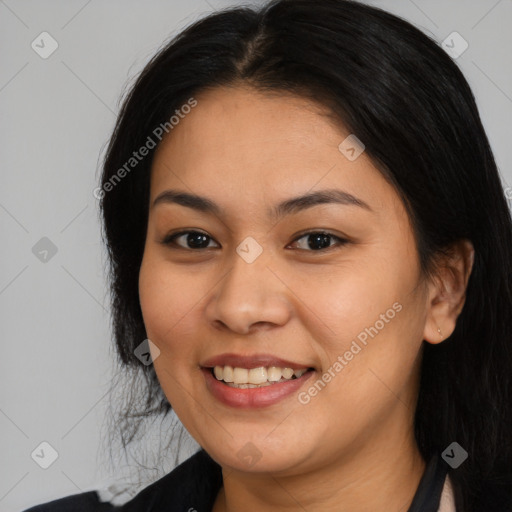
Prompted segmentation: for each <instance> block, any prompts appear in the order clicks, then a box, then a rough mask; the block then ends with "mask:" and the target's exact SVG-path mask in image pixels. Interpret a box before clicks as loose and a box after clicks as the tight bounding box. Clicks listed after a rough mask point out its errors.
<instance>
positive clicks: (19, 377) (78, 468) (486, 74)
mask: <svg viewBox="0 0 512 512" xmlns="http://www.w3.org/2000/svg"><path fill="white" fill-rule="evenodd" d="M238 3H239V2H234V1H231V2H229V1H220V0H188V1H186V2H185V1H181V0H180V1H169V0H167V1H162V0H154V1H152V2H142V1H137V2H136V1H126V0H124V1H121V0H115V1H103V2H100V1H98V0H89V1H87V0H85V1H84V0H81V1H69V0H68V1H65V2H64V1H60V2H57V1H40V0H39V1H36V0H33V1H25V0H18V1H14V0H3V1H2V0H0V42H1V55H2V65H1V69H0V116H1V117H0V119H1V138H0V140H1V146H0V173H1V179H2V182H1V183H2V186H1V188H0V226H1V232H2V236H3V240H4V242H3V243H2V244H1V245H0V257H1V262H2V264H1V269H0V311H1V318H0V320H1V322H0V329H1V331H0V335H1V339H2V345H1V349H2V357H1V358H0V365H1V366H0V368H1V369H0V371H1V375H2V381H1V387H0V432H1V436H0V461H1V468H0V510H1V511H13V510H21V509H23V508H25V507H28V506H29V505H33V504H36V503H41V502H43V501H48V500H51V499H56V498H59V497H62V496H66V495H69V494H74V493H78V492H82V491H86V490H90V489H97V488H101V487H105V486H106V485H108V484H109V483H110V482H114V481H116V480H119V479H120V478H121V477H122V478H124V479H126V478H131V477H130V475H131V473H130V472H131V471H132V469H130V466H124V467H118V468H117V469H114V468H112V467H111V465H110V466H109V465H108V464H107V462H106V461H105V457H103V451H102V449H101V448H100V433H101V432H102V429H104V425H105V423H104V420H105V417H106V414H107V405H108V404H107V402H108V395H107V391H108V389H109V383H110V379H111V377H112V374H113V371H114V369H115V367H114V364H113V359H114V358H113V353H112V349H111V334H110V329H109V316H108V315H109V305H108V291H107V289H106V286H105V282H104V274H103V269H104V264H105V261H106V260H105V253H104V251H103V248H102V246H101V239H100V227H99V221H98V209H97V206H98V205H97V203H98V202H97V200H96V198H95V197H94V196H93V190H94V188H95V187H96V186H97V180H98V176H99V170H98V169H99V163H100V155H103V149H104V145H105V143H106V142H107V140H108V137H109V135H110V133H111V130H112V128H113V126H114V120H115V114H116V112H117V111H118V100H119V98H120V95H121V93H122V92H123V91H124V90H125V86H126V84H127V83H128V82H129V80H130V79H132V78H133V77H134V76H135V75H136V74H137V73H138V72H139V71H140V70H141V69H142V67H143V65H144V64H145V63H146V62H147V60H148V59H149V57H150V56H152V55H153V53H154V52H155V51H156V50H157V49H158V48H159V47H160V46H161V44H162V43H163V42H164V41H165V40H167V39H168V38H169V37H170V36H172V35H173V34H175V33H176V32H177V31H179V30H180V29H181V28H183V27H184V26H186V25H187V24H189V23H190V22H192V21H194V20H196V19H197V18H199V17H200V16H201V15H203V14H206V13H208V12H211V11H212V10H214V9H219V8H222V7H225V6H230V5H235V4H238ZM252 3H254V4H257V3H258V2H256V1H254V2H252ZM368 3H372V4H373V5H376V6H380V7H383V8H385V9H387V10H389V11H391V12H394V13H396V14H398V15H400V16H402V17H403V18H405V19H407V20H409V21H411V22H413V23H414V24H415V25H416V26H419V27H420V28H422V29H423V30H424V31H425V32H427V33H429V34H430V35H432V36H433V37H434V38H435V39H436V40H438V41H439V42H440V43H441V42H442V41H443V40H444V39H445V38H446V37H447V36H448V35H449V34H451V33H452V32H453V31H457V32H458V33H460V34H461V35H462V37H463V38H464V39H465V40H466V41H467V42H468V44H469V47H468V49H467V50H466V51H465V52H464V53H463V54H462V55H461V56H460V57H458V58H457V63H458V64H459V66H460V67H461V68H462V70H463V72H464V74H465V75H466V77H467V79H468V81H469V83H470V85H471V87H472V89H473V91H474V94H475V96H476V98H477V103H478V105H479V108H480V112H481V115H482V118H483V122H484V125H485V128H486V130H487V133H488V135H489V138H490V141H491V145H492V147H493V150H494V153H495V157H496V160H497V163H498V166H499V168H500V172H501V175H502V180H503V186H504V187H508V185H509V184H510V185H512V168H511V163H512V144H510V127H509V124H510V119H511V113H512V69H511V61H510V55H511V52H512V30H510V28H511V26H512V1H511V0H500V1H498V0H472V1H464V2H461V1H456V0H451V1H447V0H425V1H422V0H415V1H413V0H393V1H391V0H386V1H377V0H376V1H373V2H368ZM43 31H46V32H48V33H49V34H51V36H52V37H53V38H54V39H55V40H56V41H57V42H58V45H59V46H58V49H57V50H56V51H55V52H54V53H53V54H52V55H51V56H50V57H48V58H47V59H43V58H41V57H40V56H39V55H38V54H37V53H36V52H35V51H34V50H33V49H32V47H31V43H32V41H34V40H36V42H37V39H36V38H37V37H38V36H39V34H41V32H43ZM45 47H46V48H48V45H47V44H46V45H45ZM509 190H510V189H509ZM510 195H512V194H510ZM43 237H47V238H48V239H49V240H51V243H52V244H53V245H54V246H55V249H56V253H55V254H53V255H52V252H51V250H50V252H49V253H48V255H47V256H46V261H41V258H44V255H43V253H40V254H37V252H38V251H37V250H33V247H34V246H36V249H37V248H38V247H39V245H36V244H40V245H41V244H42V245H41V247H42V248H43V249H44V248H45V247H46V248H47V247H48V244H49V242H48V241H47V240H43V241H40V240H41V239H42V238H43ZM40 250H41V249H40ZM34 252H36V254H34ZM43 441H46V442H48V443H50V445H51V446H52V447H53V448H54V449H55V450H56V451H57V452H58V458H57V459H56V460H55V462H54V463H53V464H52V465H51V466H50V467H48V469H42V468H41V467H39V465H38V464H36V462H35V460H34V459H33V458H32V457H31V453H32V452H33V451H34V449H36V448H37V447H38V446H39V445H40V443H41V442H43ZM149 441H150V442H151V443H152V444H153V446H155V447H158V435H154V436H150V438H149ZM196 447H197V445H195V442H194V441H190V440H189V444H188V445H187V446H186V448H187V449H186V450H185V451H184V452H183V453H182V455H181V457H180V459H181V460H183V459H184V458H186V457H187V456H188V455H189V454H190V453H192V451H194V450H195V449H196ZM40 450H41V449H39V451H38V452H36V453H39V454H40V455H41V453H44V456H41V457H40V460H42V459H44V457H48V456H49V452H48V450H47V449H46V452H45V451H44V450H45V449H44V447H43V452H41V451H40ZM36 458H37V457H36ZM173 466H174V463H173V461H172V458H171V457H168V458H166V460H165V463H164V465H163V466H162V467H161V468H160V472H158V473H152V474H150V477H151V478H158V477H159V476H161V474H163V472H165V471H167V470H169V469H171V468H172V467H173Z"/></svg>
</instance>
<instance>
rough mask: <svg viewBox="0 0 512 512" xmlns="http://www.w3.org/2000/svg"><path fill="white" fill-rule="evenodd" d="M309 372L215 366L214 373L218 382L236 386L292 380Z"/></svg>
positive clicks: (272, 367) (286, 369)
mask: <svg viewBox="0 0 512 512" xmlns="http://www.w3.org/2000/svg"><path fill="white" fill-rule="evenodd" d="M306 371H307V368H301V369H300V370H293V368H280V367H278V366H270V367H268V368H265V367H264V366H260V367H259V368H251V369H247V368H239V367H235V368H233V367H232V366H215V367H214V368H213V373H214V374H215V377H216V378H217V380H223V381H224V382H233V383H234V384H262V383H264V382H277V381H278V380H281V377H283V378H284V379H291V378H292V377H293V375H295V377H297V378H299V377H300V376H302V375H303V374H304V373H305V372H306Z"/></svg>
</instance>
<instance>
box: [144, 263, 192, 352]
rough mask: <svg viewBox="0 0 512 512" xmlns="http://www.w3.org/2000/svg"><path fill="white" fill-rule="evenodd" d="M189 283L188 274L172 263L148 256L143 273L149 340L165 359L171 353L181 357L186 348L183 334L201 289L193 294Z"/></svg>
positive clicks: (145, 317)
mask: <svg viewBox="0 0 512 512" xmlns="http://www.w3.org/2000/svg"><path fill="white" fill-rule="evenodd" d="M187 282H188V281H187V277H186V273H185V272H183V271H179V272H178V271H175V272H173V271H172V268H171V267H170V266H169V263H168V262H165V261H158V260H157V259H156V258H152V257H151V255H148V256H147V257H146V256H144V259H143V261H142V265H141V269H140V273H139V299H140V306H141V310H142V316H143V318H144V325H145V327H146V332H147V334H148V338H149V339H150V340H151V341H153V342H154V343H155V344H156V345H157V346H158V347H159V349H160V351H161V356H163V358H164V359H166V358H167V357H168V356H169V354H170V353H171V352H172V353H173V354H175V355H177V356H178V357H181V354H182V353H183V349H186V345H185V346H184V344H182V343H181V344H180V339H183V337H182V335H181V333H182V330H183V329H184V328H185V326H186V324H187V321H188V315H190V314H191V313H193V309H194V305H195V304H197V301H198V296H197V295H198V293H197V290H196V291H195V292H193V291H192V289H191V287H190V286H187ZM178 346H180V350H179V351H176V348H177V347H178Z"/></svg>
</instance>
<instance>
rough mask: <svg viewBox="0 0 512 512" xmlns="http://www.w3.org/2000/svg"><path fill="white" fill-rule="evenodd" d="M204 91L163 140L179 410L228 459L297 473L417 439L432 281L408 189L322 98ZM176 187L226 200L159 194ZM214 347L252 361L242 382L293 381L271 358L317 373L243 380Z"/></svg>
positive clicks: (170, 340) (168, 321) (156, 318)
mask: <svg viewBox="0 0 512 512" xmlns="http://www.w3.org/2000/svg"><path fill="white" fill-rule="evenodd" d="M196 99H197V105H196V106H195V107H194V108H192V109H191V111H190V113H188V114H187V115H184V116H183V118H182V119H180V121H179V124H177V125H176V126H174V128H173V129H172V130H171V131H170V133H169V135H168V136H167V138H164V140H163V142H162V143H161V145H160V147H159V148H158V151H157V153H156V155H155V159H154V163H153V167H152V174H151V192H150V206H149V208H150V209H149V221H148V231H147V239H146V245H145V251H144V257H143V261H142V266H141V269H140V277H139V292H140V303H141V307H142V312H143V317H144V323H145V326H146V330H147V334H148V338H149V339H150V340H151V341H152V342H153V343H154V344H155V345H156V346H157V347H158V349H159V351H160V353H159V354H158V355H156V354H157V352H156V351H153V354H154V355H155V360H154V366H155V370H156V373H157V375H158V378H159V381H160V384H161V386H162V388H163V390H164V392H165V394H166V396H167V398H168V400H169V402H170V403H171V405H172V407H173V408H174V410H175V412H176V414H177V415H178V417H179V418H180V419H181V421H182V423H183V424H184V426H185V427H186V428H187V430H188V431H189V432H190V433H191V435H192V436H193V437H194V438H195V439H196V441H197V442H198V443H199V444H200V445H201V446H202V447H204V448H205V450H206V451H207V452H208V453H209V454H210V455H211V456H212V457H213V458H214V459H215V460H216V461H217V462H219V463H220V464H221V465H223V466H227V467H231V468H233V469H238V470H247V471H256V472H258V471H280V472H281V474H283V475H284V474H287V473H288V474H292V473H294V472H304V471H307V470H310V469H312V468H314V467H321V466H323V467H326V465H328V464H329V463H335V461H336V460H339V457H351V456H352V455H354V454H356V453H359V452H361V451H366V453H367V454H369V455H370V454H371V453H372V452H373V455H374V456H376V454H377V452H378V451H379V450H381V452H382V453H384V452H385V448H384V447H386V446H389V447H390V448H389V449H391V445H393V443H395V444H396V443H399V442H404V439H406V438H407V439H409V437H407V436H409V434H410V433H411V431H412V428H411V426H412V418H413V414H414V408H415V396H416V392H417V384H418V375H419V370H418V368H419V361H420V357H419V355H420V349H421V344H422V340H423V339H424V337H425V336H426V334H425V332H426V329H427V326H426V324H427V323H428V322H427V306H428V289H427V287H426V286H425V285H424V284H423V281H421V279H420V274H419V262H418V255H417V251H416V246H415V242H414V238H413V232H412V228H411V225H410V223H409V219H408V216H407V215H406V212H405V209H404V207H403V205H402V203H401V201H400V200H399V197H398V195H397V193H396V192H395V190H394V189H393V188H392V187H391V186H390V185H389V184H388V183H387V182H386V181H385V179H384V178H383V177H382V175H381V174H380V172H379V171H378V170H377V169H376V168H375V167H374V166H373V165H372V163H371V161H370V160H369V158H368V157H367V155H366V153H365V152H364V151H363V152H362V153H361V154H360V155H359V156H357V154H358V152H359V151H360V150H361V149H363V148H362V147H360V146H357V144H356V145H354V142H351V140H350V139H349V140H348V141H346V142H345V143H344V144H342V150H343V151H342V150H340V149H339V146H340V144H341V143H342V142H343V141H344V140H345V139H346V138H347V136H349V135H350V134H349V133H348V132H346V131H344V130H343V128H342V127H339V126H336V125H335V124H334V123H333V122H332V121H329V119H328V118H327V117H326V116H323V115H321V110H320V109H321V107H320V106H318V105H316V104H315V103H312V102H309V101H307V100H305V99H302V98H298V97H293V96H285V95H281V96H278V95H276V96H273V97H270V96H264V95H261V94H260V93H257V92H255V91H254V90H251V89H249V88H243V87H238V88H229V89H228V88H218V89H215V90H210V91H208V92H204V93H203V94H201V95H198V96H196ZM363 142H364V141H363ZM351 148H352V149H353V151H352V149H351ZM169 190H172V191H173V192H175V193H182V194H191V195H194V196H200V197H201V198H203V199H204V200H208V203H207V204H209V205H214V206H215V210H213V209H212V208H206V207H203V208H201V207H199V201H197V200H196V201H185V200H182V201H180V202H177V201H173V200H172V199H170V198H169V197H170V196H168V200H164V199H161V200H159V201H158V202H157V203H156V204H154V202H155V199H156V198H157V197H159V196H161V194H162V193H164V192H165V191H169ZM320 191H331V192H325V193H324V195H323V196H319V197H320V199H321V198H322V197H323V200H318V197H317V199H315V198H314V197H313V198H312V199H311V200H307V199H303V200H296V199H295V198H298V197H301V196H307V195H311V194H318V193H319V192H320ZM343 194H350V195H351V196H354V197H355V198H357V200H358V201H359V204H355V202H350V201H348V200H347V199H346V197H347V196H344V195H343ZM161 197H162V196H161ZM328 197H330V198H331V199H330V200H327V198H328ZM183 198H184V196H183V197H182V199H183ZM335 199H336V200H335ZM292 200H293V202H291V201H292ZM180 203H181V204H180ZM201 204H203V203H201ZM280 204H281V205H282V204H284V206H281V207H280V208H279V207H278V205H280ZM363 205H367V206H363ZM203 206H204V204H203ZM189 231H192V232H199V234H197V233H196V234H195V235H194V234H192V235H190V236H187V234H185V235H181V236H178V237H176V238H175V239H174V242H172V241H170V242H169V243H168V244H167V245H166V244H165V243H163V241H164V239H166V237H168V236H169V235H172V234H177V233H181V232H189ZM318 232H320V234H319V233H318ZM308 233H310V234H309V235H308ZM315 233H316V234H315ZM321 233H324V235H323V236H322V235H321ZM326 233H327V234H326ZM201 234H203V235H204V236H201ZM337 237H339V239H338V238H337ZM226 355H232V356H234V357H235V358H234V359H229V358H227V356H226ZM237 356H241V358H240V359H236V357H237ZM243 356H247V359H243ZM215 357H219V360H218V361H217V363H219V364H218V366H220V367H224V366H232V367H239V368H240V369H238V370H237V369H235V370H234V371H233V372H231V371H230V370H229V368H228V369H223V373H222V375H223V376H226V379H227V380H230V379H234V380H239V381H245V382H246V381H247V379H246V378H249V377H250V378H251V380H253V379H254V380H256V381H257V380H258V378H261V379H264V378H265V376H266V378H267V380H265V382H268V378H269V377H271V378H279V377H280V375H281V374H279V373H278V370H275V369H274V370H268V367H271V366H272V367H285V366H287V364H286V363H282V362H280V361H273V360H272V358H275V359H277V358H279V359H281V360H285V361H288V364H289V365H290V366H291V367H292V369H300V368H314V370H313V371H308V372H306V373H304V374H303V375H302V377H300V378H298V379H292V380H290V381H286V382H280V383H272V384H269V385H265V386H262V387H258V388H248V389H237V388H234V387H232V386H229V385H228V384H226V383H224V382H221V381H218V380H216V378H215V377H213V376H212V370H211V368H207V369H205V367H211V366H212V364H213V363H215V361H213V362H212V361H211V360H212V358H215ZM292 363H293V364H292ZM261 366H263V367H265V369H266V373H265V372H264V371H262V370H255V371H253V372H248V371H247V370H248V369H254V368H257V367H261ZM217 371H219V370H217ZM299 373H300V372H299ZM285 374H286V372H285ZM219 375H220V372H219ZM286 375H287V374H286ZM404 436H405V437H404ZM394 447H396V446H394Z"/></svg>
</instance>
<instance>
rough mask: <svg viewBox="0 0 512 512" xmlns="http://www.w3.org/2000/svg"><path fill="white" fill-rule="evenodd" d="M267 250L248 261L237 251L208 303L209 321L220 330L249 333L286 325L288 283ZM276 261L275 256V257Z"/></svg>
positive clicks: (288, 302)
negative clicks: (273, 263) (280, 276)
mask: <svg viewBox="0 0 512 512" xmlns="http://www.w3.org/2000/svg"><path fill="white" fill-rule="evenodd" d="M265 252H266V251H265V250H263V252H262V253H261V254H260V255H259V256H258V257H257V258H256V259H255V260H254V261H252V263H248V262H247V261H246V260H244V259H243V258H242V257H241V256H239V254H237V253H236V252H235V253H234V255H233V256H232V258H230V260H229V263H228V265H227V270H226V271H225V273H224V277H223V278H222V279H221V280H220V282H219V284H218V285H217V286H216V287H215V288H214V292H213V293H212V296H211V298H210V300H209V302H208V304H207V306H206V314H207V316H208V320H209V322H210V323H211V324H212V325H213V327H214V328H216V329H219V330H231V331H233V332H236V333H238V334H249V333H250V332H252V331H256V330H260V329H271V328H272V327H276V326H283V325H285V324H286V322H287V321H288V320H289V318H290V317H291V313H292V308H291V303H290V301H289V300H288V298H287V290H288V288H287V286H286V284H285V283H283V281H282V280H281V279H280V278H279V272H278V271H277V270H276V268H275V267H276V265H272V257H271V256H270V255H269V254H268V255H267V254H265ZM274 262H275V260H274Z"/></svg>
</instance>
